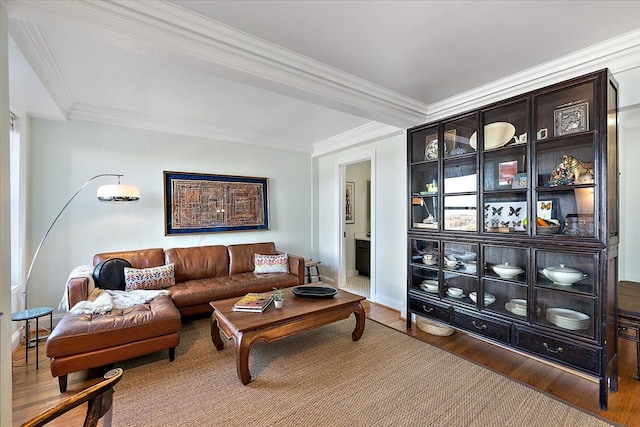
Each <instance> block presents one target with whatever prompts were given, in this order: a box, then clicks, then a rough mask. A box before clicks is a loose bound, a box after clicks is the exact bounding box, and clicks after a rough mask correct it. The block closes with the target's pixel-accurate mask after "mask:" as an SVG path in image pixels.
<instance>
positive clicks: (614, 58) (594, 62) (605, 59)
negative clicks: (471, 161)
mask: <svg viewBox="0 0 640 427" xmlns="http://www.w3.org/2000/svg"><path fill="white" fill-rule="evenodd" d="M637 67H640V30H635V31H632V32H629V33H627V34H623V35H621V36H618V37H615V38H612V39H609V40H606V41H604V42H602V43H598V44H596V45H593V46H590V47H588V48H585V49H582V50H579V51H576V52H573V53H571V54H569V55H566V56H563V57H561V58H558V59H554V60H553V61H549V62H546V63H544V64H540V65H537V66H535V67H532V68H529V69H527V70H524V71H522V72H519V73H516V74H513V75H511V76H508V77H505V78H503V79H499V80H496V81H494V82H492V83H489V84H486V85H483V86H480V87H477V88H475V89H472V90H470V91H467V92H463V93H461V94H459V95H456V96H454V97H451V98H448V99H445V100H443V101H440V102H436V103H433V104H430V105H429V108H428V112H427V120H426V121H427V122H431V121H436V120H439V119H442V118H445V117H448V116H451V115H454V114H459V113H462V112H465V111H469V110H472V109H475V108H479V107H482V106H483V105H487V104H490V103H492V102H495V101H499V100H501V99H506V98H509V97H512V96H516V95H520V94H522V93H526V92H529V91H532V90H535V89H539V88H541V87H544V86H548V85H551V84H554V83H558V82H561V81H564V80H568V79H570V78H573V77H578V76H581V75H583V74H587V73H590V72H593V71H597V70H600V69H603V68H609V70H611V72H612V73H614V74H615V73H621V72H623V71H627V70H630V69H633V68H637Z"/></svg>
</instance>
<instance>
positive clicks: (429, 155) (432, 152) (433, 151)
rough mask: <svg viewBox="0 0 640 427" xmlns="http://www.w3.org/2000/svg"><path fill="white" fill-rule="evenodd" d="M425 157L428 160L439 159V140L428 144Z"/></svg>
mask: <svg viewBox="0 0 640 427" xmlns="http://www.w3.org/2000/svg"><path fill="white" fill-rule="evenodd" d="M424 157H425V158H426V159H427V160H437V159H438V140H437V139H434V140H433V141H431V142H429V143H428V144H427V147H426V148H425V150H424Z"/></svg>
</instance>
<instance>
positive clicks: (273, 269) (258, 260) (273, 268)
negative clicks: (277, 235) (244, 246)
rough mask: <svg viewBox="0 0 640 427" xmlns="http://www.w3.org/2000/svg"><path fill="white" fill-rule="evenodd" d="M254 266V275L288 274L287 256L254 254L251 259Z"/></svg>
mask: <svg viewBox="0 0 640 427" xmlns="http://www.w3.org/2000/svg"><path fill="white" fill-rule="evenodd" d="M253 264H254V266H255V268H254V270H253V272H254V273H258V274H260V273H288V272H289V255H288V254H279V255H260V254H255V255H254V257H253Z"/></svg>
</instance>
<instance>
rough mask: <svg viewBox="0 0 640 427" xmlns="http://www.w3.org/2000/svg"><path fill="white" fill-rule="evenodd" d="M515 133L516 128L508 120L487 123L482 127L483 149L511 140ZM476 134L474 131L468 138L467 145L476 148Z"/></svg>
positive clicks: (499, 145) (501, 144)
mask: <svg viewBox="0 0 640 427" xmlns="http://www.w3.org/2000/svg"><path fill="white" fill-rule="evenodd" d="M515 134H516V128H515V126H513V125H512V124H511V123H508V122H495V123H489V124H488V125H486V126H485V127H484V149H485V150H491V149H493V148H499V147H502V146H503V145H505V144H506V143H507V142H509V141H511V140H512V139H513V137H514V135H515ZM477 139H478V134H477V133H476V132H474V133H473V134H472V135H471V138H469V145H471V147H472V148H473V149H474V150H477V145H478V144H477Z"/></svg>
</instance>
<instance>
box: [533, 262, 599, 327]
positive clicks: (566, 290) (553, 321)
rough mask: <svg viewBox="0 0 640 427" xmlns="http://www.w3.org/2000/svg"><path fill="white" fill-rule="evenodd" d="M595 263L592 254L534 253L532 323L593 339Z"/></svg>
mask: <svg viewBox="0 0 640 427" xmlns="http://www.w3.org/2000/svg"><path fill="white" fill-rule="evenodd" d="M597 261H598V257H597V255H596V254H581V253H569V252H554V251H545V250H537V251H536V252H535V265H536V273H537V274H536V280H535V283H534V285H535V286H534V292H535V302H536V305H537V307H539V308H541V312H540V313H538V314H537V315H536V317H535V319H536V323H538V324H541V325H545V326H550V327H552V328H554V329H559V330H562V331H565V332H571V333H574V334H579V335H584V336H587V337H593V335H594V330H595V329H594V327H595V325H594V324H593V319H594V315H595V313H596V312H595V310H596V305H595V296H596V285H595V284H596V283H597V280H598V278H597V277H596V276H597V271H596V266H597V265H598V263H597Z"/></svg>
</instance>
